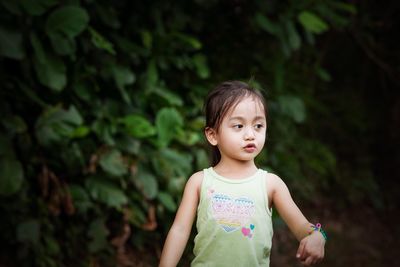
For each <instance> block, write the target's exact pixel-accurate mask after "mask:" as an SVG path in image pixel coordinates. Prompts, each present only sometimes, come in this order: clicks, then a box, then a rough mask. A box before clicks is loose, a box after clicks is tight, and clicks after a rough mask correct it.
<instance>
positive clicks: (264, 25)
mask: <svg viewBox="0 0 400 267" xmlns="http://www.w3.org/2000/svg"><path fill="white" fill-rule="evenodd" d="M255 20H256V22H257V24H258V25H259V26H260V27H261V29H263V30H264V31H266V32H269V33H270V34H273V35H274V34H277V33H278V32H279V31H280V28H279V27H278V26H277V25H276V24H275V23H273V22H272V21H270V20H269V19H268V18H267V17H266V16H264V15H263V14H261V13H257V14H256V16H255Z"/></svg>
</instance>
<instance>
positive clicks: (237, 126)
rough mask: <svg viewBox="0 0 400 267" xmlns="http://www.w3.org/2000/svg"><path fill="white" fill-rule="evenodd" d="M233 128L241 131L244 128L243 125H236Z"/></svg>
mask: <svg viewBox="0 0 400 267" xmlns="http://www.w3.org/2000/svg"><path fill="white" fill-rule="evenodd" d="M233 128H235V129H240V128H243V125H241V124H235V125H233Z"/></svg>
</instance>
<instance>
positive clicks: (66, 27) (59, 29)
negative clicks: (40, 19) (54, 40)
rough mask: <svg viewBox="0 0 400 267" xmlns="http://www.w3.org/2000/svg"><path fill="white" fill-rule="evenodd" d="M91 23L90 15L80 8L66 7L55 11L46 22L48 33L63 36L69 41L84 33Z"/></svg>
mask: <svg viewBox="0 0 400 267" xmlns="http://www.w3.org/2000/svg"><path fill="white" fill-rule="evenodd" d="M88 23H89V15H88V13H87V12H86V10H85V9H83V8H81V7H78V6H64V7H61V8H59V9H56V10H55V11H53V12H52V13H51V14H50V15H49V17H48V18H47V21H46V33H47V34H48V35H49V36H51V35H57V34H61V35H64V36H66V37H67V38H69V39H73V38H75V37H76V36H77V35H79V34H80V33H81V32H83V31H84V30H85V29H86V27H87V25H88Z"/></svg>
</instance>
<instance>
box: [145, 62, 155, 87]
mask: <svg viewBox="0 0 400 267" xmlns="http://www.w3.org/2000/svg"><path fill="white" fill-rule="evenodd" d="M146 77H147V86H149V87H154V86H155V85H156V84H157V81H158V70H157V66H156V62H155V60H154V59H152V60H150V63H149V64H148V66H147V71H146ZM150 89H152V88H150Z"/></svg>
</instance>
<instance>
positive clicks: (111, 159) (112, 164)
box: [99, 149, 128, 177]
mask: <svg viewBox="0 0 400 267" xmlns="http://www.w3.org/2000/svg"><path fill="white" fill-rule="evenodd" d="M99 163H100V166H101V168H102V169H103V170H104V171H105V172H107V173H108V174H110V175H112V176H116V177H119V176H122V175H125V174H127V173H128V168H127V166H126V164H125V163H124V161H123V158H122V154H121V152H120V151H119V150H116V149H114V150H110V151H108V152H106V153H105V154H103V155H102V156H101V157H100V162H99Z"/></svg>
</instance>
